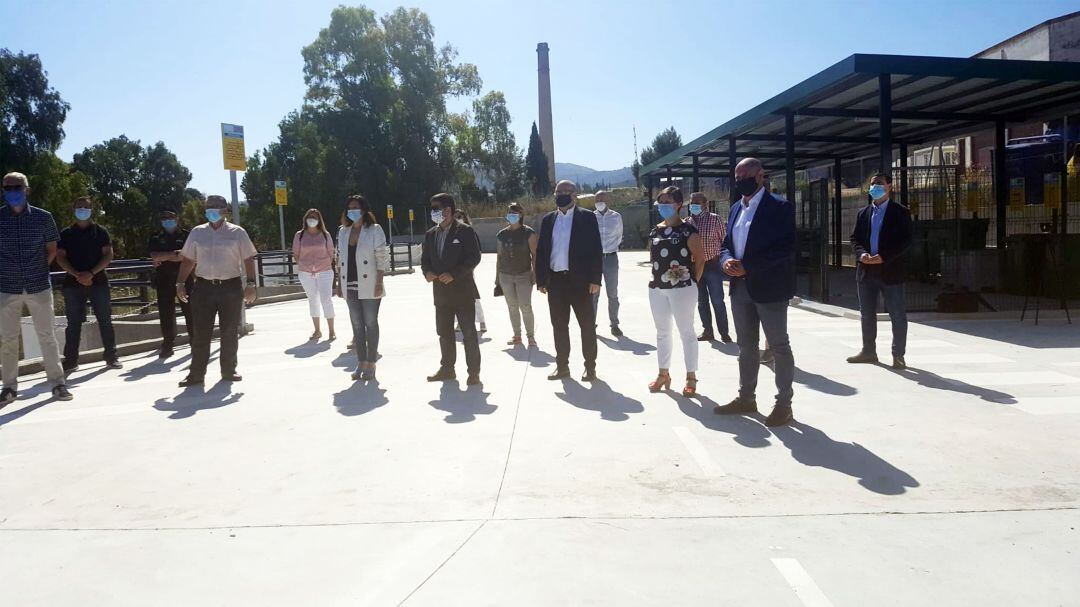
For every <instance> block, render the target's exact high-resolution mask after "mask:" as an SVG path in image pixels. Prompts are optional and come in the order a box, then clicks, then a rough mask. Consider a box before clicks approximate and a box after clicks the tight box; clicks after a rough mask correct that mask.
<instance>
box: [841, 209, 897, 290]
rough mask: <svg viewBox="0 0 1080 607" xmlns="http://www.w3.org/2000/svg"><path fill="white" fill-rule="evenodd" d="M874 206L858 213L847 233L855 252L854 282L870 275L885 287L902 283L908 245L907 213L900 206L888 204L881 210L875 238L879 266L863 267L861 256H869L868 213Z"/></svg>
mask: <svg viewBox="0 0 1080 607" xmlns="http://www.w3.org/2000/svg"><path fill="white" fill-rule="evenodd" d="M873 206H874V205H872V204H869V205H866V207H864V208H863V210H861V211H859V216H858V218H856V220H855V230H854V231H852V232H851V249H852V250H853V251H855V259H856V261H857V263H856V264H855V280H856V281H860V282H861V281H862V280H863V279H864V278H866V277H867V276H873V277H875V278H878V279H879V280H881V282H883V283H885V284H887V285H895V284H900V283H902V282H904V254H905V253H907V250H908V248H909V247H910V246H911V211H909V210H908V208H907V207H905V206H904V205H902V204H899V203H897V202H895V201H890V202H889V206H887V207H885V219H884V220H883V221H882V223H881V234H880V235H879V236H878V254H879V255H881V261H882V263H881V264H880V265H879V264H873V265H864V264H863V263H862V262H861V261H858V260H859V259H861V258H862V256H863V253H866V254H869V253H870V213H871V209H872V208H873Z"/></svg>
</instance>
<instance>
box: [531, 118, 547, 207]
mask: <svg viewBox="0 0 1080 607" xmlns="http://www.w3.org/2000/svg"><path fill="white" fill-rule="evenodd" d="M525 181H526V183H527V184H528V186H529V190H530V191H531V192H532V194H533V196H536V197H537V198H540V197H542V196H547V195H548V194H550V193H551V183H550V182H549V181H548V160H547V154H545V153H544V144H543V143H542V142H541V141H540V132H539V131H538V130H537V129H536V123H535V122H534V123H533V124H532V132H531V133H529V151H528V152H527V153H526V154H525Z"/></svg>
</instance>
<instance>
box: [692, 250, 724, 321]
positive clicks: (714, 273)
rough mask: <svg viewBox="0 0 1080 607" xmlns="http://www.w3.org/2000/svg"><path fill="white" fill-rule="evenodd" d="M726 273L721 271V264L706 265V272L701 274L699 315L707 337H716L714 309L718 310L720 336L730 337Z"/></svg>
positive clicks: (717, 318)
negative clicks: (725, 302) (713, 319)
mask: <svg viewBox="0 0 1080 607" xmlns="http://www.w3.org/2000/svg"><path fill="white" fill-rule="evenodd" d="M724 276H725V275H724V271H723V270H722V269H720V263H719V262H714V263H707V264H705V271H704V272H702V273H701V282H699V283H698V302H697V305H698V315H699V316H701V324H702V326H704V327H705V334H706V335H714V333H713V324H712V311H711V310H710V309H709V303H710V302H712V308H713V309H715V310H716V328H717V329H720V335H728V334H729V329H728V318H727V308H726V307H724V282H726V281H725V280H724Z"/></svg>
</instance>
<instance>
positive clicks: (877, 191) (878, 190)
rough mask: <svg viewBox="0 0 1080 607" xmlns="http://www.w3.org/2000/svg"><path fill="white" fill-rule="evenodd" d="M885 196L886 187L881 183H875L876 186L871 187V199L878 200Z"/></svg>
mask: <svg viewBox="0 0 1080 607" xmlns="http://www.w3.org/2000/svg"><path fill="white" fill-rule="evenodd" d="M884 196H885V186H883V185H881V184H880V183H875V184H874V185H872V186H870V198H873V199H874V200H878V199H879V198H882V197H884Z"/></svg>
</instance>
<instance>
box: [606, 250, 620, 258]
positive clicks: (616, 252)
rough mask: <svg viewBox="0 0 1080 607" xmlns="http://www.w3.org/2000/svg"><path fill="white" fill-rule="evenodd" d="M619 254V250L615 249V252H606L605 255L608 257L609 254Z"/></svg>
mask: <svg viewBox="0 0 1080 607" xmlns="http://www.w3.org/2000/svg"><path fill="white" fill-rule="evenodd" d="M618 254H619V252H618V251H614V252H611V253H604V257H608V256H611V255H618Z"/></svg>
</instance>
